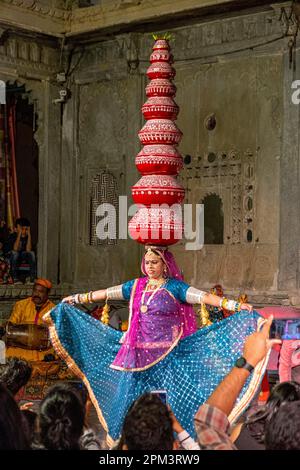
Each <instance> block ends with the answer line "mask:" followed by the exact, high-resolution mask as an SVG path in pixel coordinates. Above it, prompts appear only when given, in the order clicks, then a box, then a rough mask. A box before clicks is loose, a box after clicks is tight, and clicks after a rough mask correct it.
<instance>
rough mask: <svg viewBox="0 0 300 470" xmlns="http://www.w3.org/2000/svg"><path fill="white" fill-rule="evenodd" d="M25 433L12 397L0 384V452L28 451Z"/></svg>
mask: <svg viewBox="0 0 300 470" xmlns="http://www.w3.org/2000/svg"><path fill="white" fill-rule="evenodd" d="M26 433H27V428H26V423H25V421H24V420H23V417H22V414H21V411H20V410H19V408H18V405H17V403H16V402H15V400H14V397H13V396H12V394H11V393H10V392H9V391H8V390H7V388H6V387H5V386H4V385H3V384H0V450H27V449H29V443H28V439H27V436H26Z"/></svg>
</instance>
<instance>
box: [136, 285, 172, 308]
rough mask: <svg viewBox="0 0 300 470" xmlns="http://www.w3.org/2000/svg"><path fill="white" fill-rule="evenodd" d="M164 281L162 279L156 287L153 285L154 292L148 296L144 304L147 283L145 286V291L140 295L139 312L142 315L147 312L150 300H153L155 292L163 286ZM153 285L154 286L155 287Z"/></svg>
mask: <svg viewBox="0 0 300 470" xmlns="http://www.w3.org/2000/svg"><path fill="white" fill-rule="evenodd" d="M150 281H151V279H149V281H148V283H149V282H150ZM166 281H167V280H166V279H162V280H161V282H160V283H159V284H158V285H157V284H155V285H156V288H155V290H154V291H153V292H152V294H151V295H150V296H149V299H148V300H147V302H146V303H144V302H145V294H146V291H147V286H148V283H147V286H146V287H145V289H144V292H143V294H142V299H141V307H140V311H141V312H142V313H147V311H148V305H149V304H150V302H151V300H152V299H153V297H154V295H155V294H156V292H157V291H158V290H159V289H160V288H161V286H162V285H163V284H165V282H166ZM155 285H154V286H155Z"/></svg>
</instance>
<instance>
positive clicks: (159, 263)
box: [145, 253, 165, 279]
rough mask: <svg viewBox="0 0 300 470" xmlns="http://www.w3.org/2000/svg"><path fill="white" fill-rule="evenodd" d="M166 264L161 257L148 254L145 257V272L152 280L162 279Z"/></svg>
mask: <svg viewBox="0 0 300 470" xmlns="http://www.w3.org/2000/svg"><path fill="white" fill-rule="evenodd" d="M164 266H165V264H164V262H163V260H162V259H161V257H160V256H158V255H156V254H155V253H149V254H148V253H146V255H145V271H146V274H147V276H148V277H149V278H150V279H160V278H162V277H163V272H164Z"/></svg>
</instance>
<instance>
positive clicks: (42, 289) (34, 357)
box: [6, 279, 55, 361]
mask: <svg viewBox="0 0 300 470" xmlns="http://www.w3.org/2000/svg"><path fill="white" fill-rule="evenodd" d="M51 287H52V284H51V282H50V281H48V280H47V279H36V281H35V283H34V286H33V290H32V296H31V297H28V298H26V299H24V300H19V301H18V302H16V303H15V305H14V307H13V311H12V314H11V316H10V318H9V320H8V321H9V323H12V324H14V325H25V324H27V325H28V324H32V325H44V323H43V321H42V317H43V315H44V314H45V313H47V312H48V311H49V310H51V308H53V307H54V306H55V305H54V303H53V302H51V301H50V300H49V292H50V289H51ZM49 354H51V355H52V358H53V359H54V358H55V353H54V350H53V349H52V348H49V349H46V350H42V351H41V350H38V349H25V348H22V347H21V346H19V347H8V348H7V350H6V356H7V357H11V356H14V357H22V358H24V359H26V360H27V361H42V360H44V358H45V356H49Z"/></svg>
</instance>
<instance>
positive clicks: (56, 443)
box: [37, 384, 85, 450]
mask: <svg viewBox="0 0 300 470" xmlns="http://www.w3.org/2000/svg"><path fill="white" fill-rule="evenodd" d="M84 416H85V410H84V406H83V403H82V401H81V399H80V398H79V396H78V394H77V393H76V392H75V391H73V390H71V389H70V387H69V386H66V387H64V386H63V384H57V385H54V386H53V387H51V388H50V389H49V390H48V393H47V395H46V397H45V398H44V399H43V400H42V402H41V405H40V409H39V413H38V425H37V429H38V440H39V443H40V444H41V445H42V446H43V447H44V448H46V449H48V450H79V448H80V446H79V439H80V436H81V435H82V432H83V426H84Z"/></svg>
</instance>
